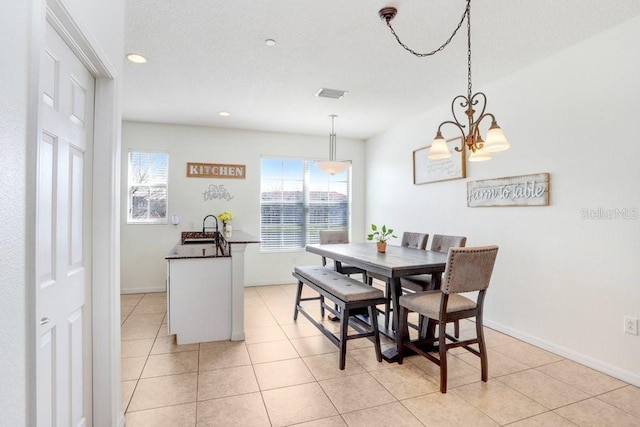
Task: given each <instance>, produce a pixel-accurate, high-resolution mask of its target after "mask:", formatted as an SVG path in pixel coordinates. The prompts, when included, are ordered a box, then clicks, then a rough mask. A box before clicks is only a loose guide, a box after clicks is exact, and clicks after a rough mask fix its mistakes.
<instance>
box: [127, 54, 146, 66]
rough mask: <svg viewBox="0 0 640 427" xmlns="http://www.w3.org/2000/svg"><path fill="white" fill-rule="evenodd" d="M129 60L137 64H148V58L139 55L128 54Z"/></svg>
mask: <svg viewBox="0 0 640 427" xmlns="http://www.w3.org/2000/svg"><path fill="white" fill-rule="evenodd" d="M127 59H128V60H129V61H131V62H135V63H136V64H144V63H146V62H147V58H145V57H144V56H142V55H140V54H139V53H127Z"/></svg>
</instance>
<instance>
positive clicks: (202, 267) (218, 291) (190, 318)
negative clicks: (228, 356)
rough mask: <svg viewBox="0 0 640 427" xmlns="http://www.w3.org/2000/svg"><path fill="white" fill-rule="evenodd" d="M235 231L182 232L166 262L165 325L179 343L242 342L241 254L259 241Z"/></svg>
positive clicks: (242, 270)
mask: <svg viewBox="0 0 640 427" xmlns="http://www.w3.org/2000/svg"><path fill="white" fill-rule="evenodd" d="M259 242H260V240H259V239H258V238H256V237H255V236H252V235H250V234H248V233H244V232H243V231H241V230H236V231H234V232H233V234H232V235H231V236H228V237H223V236H222V234H220V233H217V232H215V233H204V232H202V233H201V232H183V233H182V237H181V239H180V241H179V242H178V243H177V244H176V245H175V246H174V247H173V248H172V249H171V251H170V252H169V254H168V255H167V256H166V257H165V259H166V260H167V327H168V332H169V334H175V335H176V341H177V343H178V344H191V343H196V342H208V341H220V340H228V339H231V340H233V341H240V340H243V339H244V251H245V249H246V246H247V244H250V243H259Z"/></svg>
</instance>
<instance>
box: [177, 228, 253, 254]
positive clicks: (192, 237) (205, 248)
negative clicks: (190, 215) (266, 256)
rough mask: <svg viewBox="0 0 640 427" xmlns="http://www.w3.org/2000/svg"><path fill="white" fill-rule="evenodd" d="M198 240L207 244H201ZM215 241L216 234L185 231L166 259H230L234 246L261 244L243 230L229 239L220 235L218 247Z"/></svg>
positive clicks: (235, 232)
mask: <svg viewBox="0 0 640 427" xmlns="http://www.w3.org/2000/svg"><path fill="white" fill-rule="evenodd" d="M198 240H203V241H206V242H203V243H199V242H198ZM215 240H216V233H203V232H201V231H183V232H182V234H181V236H180V241H179V242H178V243H177V244H176V245H175V246H174V247H173V248H172V249H171V251H169V253H168V254H167V256H166V257H165V259H181V258H220V257H230V256H231V245H232V244H246V243H260V239H259V238H257V237H255V236H253V235H251V234H248V233H245V232H244V231H242V230H234V231H233V233H232V234H231V236H229V237H224V236H223V235H222V233H218V242H219V243H218V244H217V245H216V244H215V243H214V242H215ZM185 242H187V243H186V244H185Z"/></svg>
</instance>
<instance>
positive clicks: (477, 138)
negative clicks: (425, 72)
mask: <svg viewBox="0 0 640 427" xmlns="http://www.w3.org/2000/svg"><path fill="white" fill-rule="evenodd" d="M466 3H467V5H466V7H465V10H464V13H463V14H462V18H461V19H460V22H459V23H458V26H457V27H456V28H455V30H454V31H453V33H452V34H451V36H449V38H448V39H447V40H446V41H445V42H444V43H443V44H442V45H441V46H440V47H439V48H437V49H435V50H433V51H432V52H428V53H419V52H416V51H414V50H412V49H411V48H409V47H408V46H407V45H406V44H404V43H402V41H400V38H399V37H398V35H397V34H396V32H395V30H394V29H393V27H392V26H391V20H393V18H395V16H396V14H397V13H398V10H397V9H396V8H395V7H384V8H382V9H380V11H379V12H378V15H379V16H380V18H381V19H382V20H383V21H385V22H386V24H387V27H389V30H390V31H391V34H393V36H394V37H395V38H396V40H397V41H398V43H399V44H400V46H402V47H403V48H404V49H405V50H407V51H408V52H410V53H412V54H413V55H415V56H418V57H426V56H431V55H435V54H436V53H438V52H440V51H441V50H443V49H444V48H445V47H446V46H447V45H448V44H449V42H451V40H452V39H453V37H454V36H455V35H456V33H457V32H458V30H459V29H460V27H462V23H463V22H464V20H465V19H466V20H467V95H466V96H465V95H458V96H456V97H455V98H453V101H452V102H451V113H452V115H453V120H446V121H444V122H442V123H440V125H439V126H438V131H437V133H436V137H435V139H434V140H433V143H432V144H431V149H430V150H429V155H428V157H429V158H430V159H446V158H448V157H450V156H451V152H450V151H449V147H448V145H447V141H446V140H445V139H444V137H443V136H442V133H441V129H442V127H443V126H444V125H453V126H454V127H456V128H457V129H458V130H459V131H460V133H461V134H462V142H461V143H460V146H459V147H455V150H456V151H458V152H461V151H464V149H465V146H466V148H467V149H468V150H469V152H470V155H469V161H471V162H474V161H483V160H489V159H491V153H495V152H498V151H504V150H507V149H508V148H509V142H508V141H507V139H506V138H505V136H504V133H503V132H502V129H501V128H500V126H498V123H497V122H496V118H495V116H494V115H493V114H491V113H488V112H486V111H485V109H486V105H487V97H486V95H485V94H484V93H482V92H476V93H473V91H472V87H471V0H467V2H466ZM457 108H458V114H456V109H457ZM459 108H462V109H463V110H464V111H463V112H464V115H466V118H465V117H464V116H461V115H460V116H459V114H460V110H459ZM476 109H479V110H480V112H479V114H477V115H476V113H477V110H476ZM487 117H490V118H491V125H490V126H489V130H488V132H487V139H486V141H485V140H483V139H482V136H481V135H480V127H479V126H480V123H481V122H486V120H485V119H486V118H487Z"/></svg>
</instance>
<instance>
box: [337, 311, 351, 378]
mask: <svg viewBox="0 0 640 427" xmlns="http://www.w3.org/2000/svg"><path fill="white" fill-rule="evenodd" d="M348 329H349V309H344V310H342V313H341V317H340V365H339V367H340V370H344V365H345V361H346V359H347V331H348Z"/></svg>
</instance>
